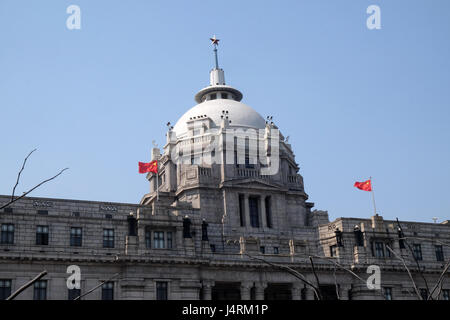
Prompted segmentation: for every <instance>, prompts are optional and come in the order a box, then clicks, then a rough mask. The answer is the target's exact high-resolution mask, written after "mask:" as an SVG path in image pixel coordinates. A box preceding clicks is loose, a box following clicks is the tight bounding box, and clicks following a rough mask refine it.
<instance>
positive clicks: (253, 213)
mask: <svg viewBox="0 0 450 320" xmlns="http://www.w3.org/2000/svg"><path fill="white" fill-rule="evenodd" d="M248 205H249V209H250V225H251V226H252V227H253V228H259V208H258V198H257V197H249V198H248Z"/></svg>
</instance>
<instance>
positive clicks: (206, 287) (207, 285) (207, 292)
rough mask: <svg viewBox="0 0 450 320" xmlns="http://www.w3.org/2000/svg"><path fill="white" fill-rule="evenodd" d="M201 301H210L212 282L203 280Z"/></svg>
mask: <svg viewBox="0 0 450 320" xmlns="http://www.w3.org/2000/svg"><path fill="white" fill-rule="evenodd" d="M202 284H203V286H202V289H203V297H202V298H203V300H211V299H212V287H213V286H214V281H210V280H204V281H203V283H202Z"/></svg>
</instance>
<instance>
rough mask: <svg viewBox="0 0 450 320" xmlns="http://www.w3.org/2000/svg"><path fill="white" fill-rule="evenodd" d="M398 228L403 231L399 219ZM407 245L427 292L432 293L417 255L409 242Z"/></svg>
mask: <svg viewBox="0 0 450 320" xmlns="http://www.w3.org/2000/svg"><path fill="white" fill-rule="evenodd" d="M397 226H398V227H399V228H400V230H401V231H403V228H402V227H401V225H400V221H398V218H397ZM405 243H406V246H407V247H408V249H409V251H410V252H411V255H412V257H413V258H414V261H415V262H416V266H417V269H418V271H419V274H420V276H421V277H422V279H423V282H424V283H425V287H426V288H427V292H430V288H429V287H428V281H427V279H425V276H424V275H423V273H422V268H420V264H419V260H418V259H417V257H416V255H415V254H414V251H413V249H412V248H411V246H410V245H409V243H408V241H406V240H405Z"/></svg>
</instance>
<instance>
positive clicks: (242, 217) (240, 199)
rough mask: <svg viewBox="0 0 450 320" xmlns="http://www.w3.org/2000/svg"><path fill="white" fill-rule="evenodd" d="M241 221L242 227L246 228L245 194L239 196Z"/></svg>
mask: <svg viewBox="0 0 450 320" xmlns="http://www.w3.org/2000/svg"><path fill="white" fill-rule="evenodd" d="M239 219H240V222H241V227H245V199H244V195H243V194H240V195H239Z"/></svg>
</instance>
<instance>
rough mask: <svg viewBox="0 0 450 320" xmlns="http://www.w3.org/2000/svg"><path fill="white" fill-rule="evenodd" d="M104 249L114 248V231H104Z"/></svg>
mask: <svg viewBox="0 0 450 320" xmlns="http://www.w3.org/2000/svg"><path fill="white" fill-rule="evenodd" d="M103 248H114V229H103Z"/></svg>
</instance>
